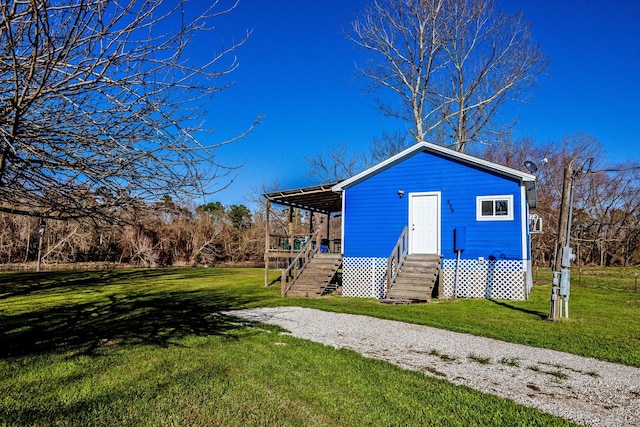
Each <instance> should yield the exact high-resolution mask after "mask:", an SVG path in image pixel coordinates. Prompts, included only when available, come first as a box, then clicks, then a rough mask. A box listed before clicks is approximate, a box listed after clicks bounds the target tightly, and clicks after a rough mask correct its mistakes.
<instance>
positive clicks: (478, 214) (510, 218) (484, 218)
mask: <svg viewBox="0 0 640 427" xmlns="http://www.w3.org/2000/svg"><path fill="white" fill-rule="evenodd" d="M498 200H506V201H507V215H496V214H495V202H496V201H498ZM486 201H492V202H494V214H493V215H482V202H486ZM476 220H477V221H513V194H506V195H499V196H477V197H476Z"/></svg>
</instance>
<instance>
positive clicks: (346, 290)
mask: <svg viewBox="0 0 640 427" xmlns="http://www.w3.org/2000/svg"><path fill="white" fill-rule="evenodd" d="M386 279H387V259H386V258H361V257H344V258H342V295H343V296H345V297H359V298H378V299H381V298H384V287H385V281H386Z"/></svg>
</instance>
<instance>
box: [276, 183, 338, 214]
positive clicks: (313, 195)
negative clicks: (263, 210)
mask: <svg viewBox="0 0 640 427" xmlns="http://www.w3.org/2000/svg"><path fill="white" fill-rule="evenodd" d="M338 184H339V182H334V183H331V184H322V185H315V186H312V187H304V188H296V189H293V190H285V191H274V192H271V193H266V194H265V195H264V196H265V197H266V198H267V200H269V201H271V202H272V203H276V204H278V205H284V206H291V207H294V208H299V209H303V210H307V211H311V212H319V213H324V214H331V213H333V212H341V211H342V193H341V192H339V193H336V192H334V191H332V190H331V188H332V187H334V186H336V185H338Z"/></svg>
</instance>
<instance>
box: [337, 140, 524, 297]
mask: <svg viewBox="0 0 640 427" xmlns="http://www.w3.org/2000/svg"><path fill="white" fill-rule="evenodd" d="M534 185H535V176H533V175H531V174H528V173H523V172H520V171H517V170H514V169H511V168H507V167H504V166H501V165H498V164H495V163H492V162H488V161H485V160H482V159H479V158H476V157H473V156H470V155H467V154H463V153H459V152H456V151H453V150H450V149H447V148H443V147H441V146H438V145H434V144H430V143H426V142H422V143H419V144H416V145H414V146H412V147H410V148H409V149H407V150H405V151H403V152H401V153H399V154H397V155H395V156H393V157H391V158H390V159H388V160H386V161H384V162H382V163H380V164H378V165H376V166H374V167H371V168H369V169H367V170H365V171H364V172H362V173H360V174H358V175H355V176H353V177H352V178H349V179H347V180H345V181H342V182H340V183H339V184H337V185H335V186H333V188H332V190H333V191H334V192H339V193H341V194H342V227H343V230H342V254H343V258H342V284H343V290H342V294H343V295H345V296H357V297H376V298H386V297H388V295H386V293H387V292H389V288H390V285H391V284H390V283H387V279H388V278H390V277H391V272H390V271H389V270H395V269H396V264H398V263H399V262H402V260H401V258H402V256H403V254H402V253H403V252H404V255H407V256H411V255H418V254H433V255H438V256H439V260H438V261H439V264H440V265H439V267H440V270H441V271H440V272H439V273H440V274H439V277H438V278H437V279H436V280H439V282H440V283H439V293H440V296H444V297H453V296H456V297H478V298H498V299H524V298H526V296H527V295H528V291H529V289H530V287H531V285H532V279H531V261H530V260H531V256H530V235H529V207H530V206H535V186H534ZM394 247H396V249H395V250H396V251H398V252H400V255H399V256H396V257H395V258H394V259H393V262H390V261H389V260H390V259H391V258H390V255H391V254H392V252H393V251H394ZM395 273H396V272H394V273H393V274H394V275H395Z"/></svg>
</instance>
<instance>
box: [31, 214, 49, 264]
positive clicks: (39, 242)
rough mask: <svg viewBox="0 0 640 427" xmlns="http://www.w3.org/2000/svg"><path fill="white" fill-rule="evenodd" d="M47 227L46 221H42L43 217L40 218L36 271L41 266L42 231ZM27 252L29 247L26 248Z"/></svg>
mask: <svg viewBox="0 0 640 427" xmlns="http://www.w3.org/2000/svg"><path fill="white" fill-rule="evenodd" d="M46 228H47V223H46V222H45V221H44V218H40V230H38V231H39V233H40V240H38V264H37V266H36V271H37V272H40V267H41V266H42V243H43V241H44V232H45V230H46ZM27 252H29V248H27Z"/></svg>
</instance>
